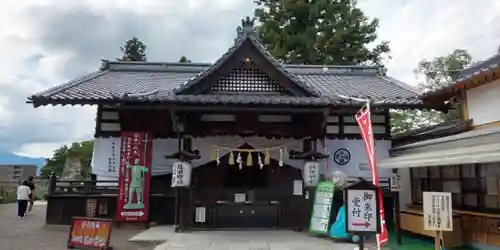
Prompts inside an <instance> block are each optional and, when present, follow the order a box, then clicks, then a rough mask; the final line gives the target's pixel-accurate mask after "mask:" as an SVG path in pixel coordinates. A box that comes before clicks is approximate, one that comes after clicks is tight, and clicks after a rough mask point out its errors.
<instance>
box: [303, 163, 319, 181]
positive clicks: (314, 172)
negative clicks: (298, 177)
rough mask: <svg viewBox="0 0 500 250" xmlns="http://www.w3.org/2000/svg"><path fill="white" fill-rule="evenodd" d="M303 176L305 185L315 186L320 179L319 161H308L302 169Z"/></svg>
mask: <svg viewBox="0 0 500 250" xmlns="http://www.w3.org/2000/svg"><path fill="white" fill-rule="evenodd" d="M302 176H303V178H304V186H307V187H315V186H316V183H318V181H319V162H317V161H306V163H305V164H304V169H303V170H302Z"/></svg>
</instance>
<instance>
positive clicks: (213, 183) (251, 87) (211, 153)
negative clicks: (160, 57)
mask: <svg viewBox="0 0 500 250" xmlns="http://www.w3.org/2000/svg"><path fill="white" fill-rule="evenodd" d="M352 97H355V98H369V99H371V101H372V105H371V106H372V110H371V111H372V123H373V134H374V138H375V140H376V151H377V157H378V158H379V159H384V158H388V157H389V153H390V150H391V148H392V144H393V140H392V137H391V132H390V129H391V124H390V115H389V112H390V110H391V109H440V110H446V109H447V106H446V105H445V104H444V103H439V102H429V103H430V104H429V103H427V102H426V101H425V100H423V99H421V96H420V92H419V91H417V90H416V89H415V88H414V87H412V86H410V85H407V84H405V83H402V82H401V81H398V80H396V79H393V78H391V77H389V76H387V75H386V70H385V69H384V68H383V67H377V66H357V65H291V64H282V63H280V62H279V61H278V60H276V59H275V58H274V57H273V56H272V55H271V54H270V53H269V52H268V51H267V50H266V48H265V46H264V45H263V44H261V42H260V41H259V39H258V37H257V35H256V33H255V31H254V27H253V21H250V20H249V19H246V20H243V21H242V24H241V27H239V29H238V32H237V37H236V38H235V40H234V44H233V45H232V47H230V48H229V49H228V51H227V52H226V53H225V54H223V55H222V56H221V57H220V58H219V59H218V60H217V61H215V62H214V63H212V64H206V63H168V62H165V63H163V62H161V63H156V62H130V61H119V62H115V61H107V60H103V61H102V63H101V66H100V68H99V69H97V70H96V71H95V72H91V73H89V74H87V75H84V76H81V77H78V78H75V79H74V80H71V81H69V82H67V83H64V84H61V85H57V86H55V87H53V88H50V89H48V90H45V91H42V92H40V93H37V94H34V95H32V96H31V97H29V102H30V103H32V104H33V106H34V107H40V106H47V105H61V106H63V105H94V106H96V107H97V114H96V123H95V142H94V155H93V159H92V173H93V175H94V180H92V181H84V182H80V181H79V182H71V181H62V180H59V181H57V185H56V186H52V187H51V189H50V190H49V191H50V192H49V196H48V209H47V223H49V224H69V223H70V221H71V218H72V217H73V216H91V217H109V218H114V216H115V213H116V209H117V208H116V199H117V195H118V192H117V189H116V186H117V181H118V178H119V171H118V170H119V167H120V154H121V151H120V150H121V145H122V144H121V141H120V136H121V134H122V133H123V132H147V133H148V134H149V135H150V136H151V137H150V139H151V140H152V143H151V147H150V148H149V149H148V150H150V151H148V153H145V157H147V159H146V162H150V164H151V175H152V177H151V180H150V182H151V188H150V190H149V194H148V195H149V204H150V205H149V220H150V222H152V223H156V224H174V223H175V224H178V225H179V228H180V230H190V229H206V228H281V229H298V230H300V229H307V228H308V226H309V218H310V213H311V207H312V199H313V197H312V196H313V194H314V185H310V182H311V181H310V180H309V179H307V178H311V176H308V174H306V173H303V169H304V164H305V162H311V161H313V162H317V163H318V166H319V169H318V171H319V173H318V174H319V178H320V179H326V178H330V177H329V176H330V175H331V173H332V172H333V171H342V172H344V173H345V174H346V175H347V176H349V178H352V179H356V178H357V177H364V178H366V179H368V180H370V179H371V178H372V177H371V172H370V169H369V167H368V160H367V157H366V152H365V147H364V143H363V140H361V135H360V130H359V128H358V125H357V123H356V119H355V116H354V115H355V113H356V112H357V111H358V110H359V109H360V108H361V107H362V106H363V105H364V103H360V102H358V101H354V100H352V99H350V98H352ZM75 115H77V114H75ZM179 160H183V161H186V162H189V164H190V165H191V167H192V172H191V173H190V178H188V179H187V180H186V181H187V182H186V183H187V184H188V185H187V186H184V187H179V188H172V180H171V179H172V165H173V163H174V162H176V161H179ZM391 173H392V170H391V169H379V175H380V179H381V182H382V188H384V189H387V186H388V179H389V177H390V175H391ZM313 174H316V173H313ZM177 178H181V177H179V176H177ZM182 178H184V176H183V177H182ZM313 184H314V183H313ZM297 185H299V186H297ZM407 191H408V192H409V190H407ZM405 195H406V196H407V195H408V194H404V193H402V194H401V196H405ZM235 199H240V200H235ZM385 199H387V200H386V201H385V203H384V204H385V208H386V211H392V204H393V203H392V199H393V194H391V193H390V192H388V191H387V190H386V192H385ZM199 207H203V208H204V209H205V210H204V211H205V212H204V218H203V220H201V219H199V218H196V213H197V208H199ZM386 214H387V218H386V219H387V224H391V221H392V217H393V216H392V213H391V212H386Z"/></svg>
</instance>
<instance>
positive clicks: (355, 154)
mask: <svg viewBox="0 0 500 250" xmlns="http://www.w3.org/2000/svg"><path fill="white" fill-rule="evenodd" d="M327 144H328V151H327V152H328V153H329V154H330V159H329V161H328V170H329V171H328V172H329V173H331V172H333V171H335V170H340V171H342V172H344V173H346V174H347V175H348V176H349V177H363V178H367V179H371V171H370V168H369V166H368V159H367V157H366V150H365V145H364V143H363V140H344V139H340V140H328V143H327ZM341 148H344V149H347V150H348V151H349V153H350V154H351V160H350V161H349V162H348V163H347V164H345V165H339V164H337V163H336V162H335V160H334V154H335V152H336V151H337V150H339V149H341ZM389 149H391V141H388V140H377V141H375V150H376V153H377V160H381V159H384V158H388V157H389ZM378 174H379V177H381V178H389V177H390V176H391V170H390V169H380V168H379V169H378Z"/></svg>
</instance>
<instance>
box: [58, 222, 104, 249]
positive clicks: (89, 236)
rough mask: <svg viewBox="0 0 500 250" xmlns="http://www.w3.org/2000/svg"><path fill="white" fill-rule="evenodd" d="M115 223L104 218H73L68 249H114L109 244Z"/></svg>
mask: <svg viewBox="0 0 500 250" xmlns="http://www.w3.org/2000/svg"><path fill="white" fill-rule="evenodd" d="M112 226H113V221H112V220H110V219H103V218H84V217H73V220H72V221H71V227H70V229H69V235H68V243H67V246H68V248H77V249H108V250H109V249H112V247H110V244H109V239H110V237H111V228H112Z"/></svg>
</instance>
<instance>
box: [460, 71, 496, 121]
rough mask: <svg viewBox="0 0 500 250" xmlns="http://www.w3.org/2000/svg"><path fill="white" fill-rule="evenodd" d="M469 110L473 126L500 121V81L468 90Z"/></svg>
mask: <svg viewBox="0 0 500 250" xmlns="http://www.w3.org/2000/svg"><path fill="white" fill-rule="evenodd" d="M467 109H468V112H469V118H470V119H473V125H481V124H485V123H489V122H495V121H500V79H499V80H496V81H494V82H492V83H488V84H486V85H483V86H480V87H477V88H473V89H470V90H467Z"/></svg>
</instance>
